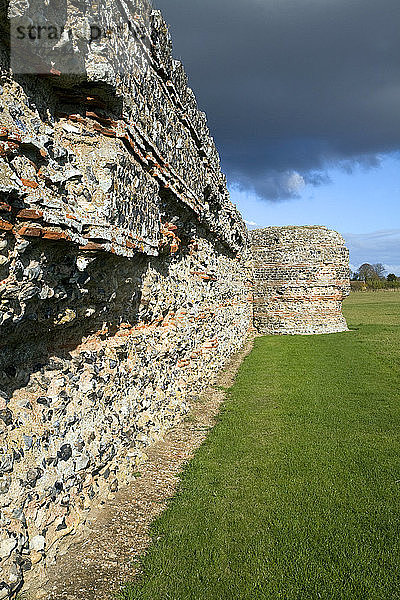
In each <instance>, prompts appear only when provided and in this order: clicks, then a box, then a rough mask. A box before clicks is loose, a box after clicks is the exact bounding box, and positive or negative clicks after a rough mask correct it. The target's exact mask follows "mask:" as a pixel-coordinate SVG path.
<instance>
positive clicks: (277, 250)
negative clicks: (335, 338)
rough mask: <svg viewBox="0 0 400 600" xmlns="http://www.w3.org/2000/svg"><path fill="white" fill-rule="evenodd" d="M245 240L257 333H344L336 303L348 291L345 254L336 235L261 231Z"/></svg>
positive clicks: (316, 230) (316, 229) (308, 229)
mask: <svg viewBox="0 0 400 600" xmlns="http://www.w3.org/2000/svg"><path fill="white" fill-rule="evenodd" d="M250 235H251V241H252V253H253V264H254V325H255V327H256V329H257V330H258V331H259V333H262V334H274V335H285V334H286V335H287V334H292V335H294V334H303V335H314V334H321V333H337V332H340V331H347V324H346V321H345V318H344V317H343V314H342V301H343V298H344V297H346V296H347V295H348V294H349V292H350V281H349V251H348V250H347V248H346V247H345V241H344V239H343V238H342V236H341V235H339V234H338V233H337V232H336V231H331V230H329V229H327V228H326V227H321V226H305V227H267V228H265V229H256V230H254V231H251V232H250Z"/></svg>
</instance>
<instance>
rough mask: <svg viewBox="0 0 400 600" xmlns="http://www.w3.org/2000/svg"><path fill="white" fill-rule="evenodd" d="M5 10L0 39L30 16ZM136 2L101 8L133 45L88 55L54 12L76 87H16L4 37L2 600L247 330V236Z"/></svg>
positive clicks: (182, 89) (155, 29)
mask: <svg viewBox="0 0 400 600" xmlns="http://www.w3.org/2000/svg"><path fill="white" fill-rule="evenodd" d="M1 6H2V11H3V13H4V14H1V15H0V17H1V19H0V21H1V23H2V25H1V26H2V27H3V28H4V27H5V24H6V23H7V18H6V14H5V11H6V10H8V11H9V14H10V12H11V13H12V14H14V15H15V14H16V12H18V11H21V10H23V11H27V13H28V16H29V10H30V8H31V7H30V5H29V4H28V3H27V4H26V5H24V6H23V8H21V4H20V3H17V2H15V3H13V2H11V3H10V5H9V6H8V7H7V6H6V7H4V4H2V5H1ZM121 6H123V7H125V8H124V9H123V14H122V13H121V10H122V9H121ZM129 7H130V8H129V11H128V9H127V5H125V4H121V3H119V2H118V3H117V2H116V3H115V4H114V3H113V2H110V3H108V6H107V7H105V8H104V10H103V11H102V12H101V17H102V18H103V17H104V19H105V20H106V22H107V26H108V27H110V28H111V29H112V27H113V26H115V27H116V26H117V25H121V26H125V25H126V22H127V19H128V21H129V28H128V30H126V31H125V33H126V34H127V36H125V37H123V36H122V37H121V39H120V38H118V39H113V41H112V43H111V42H108V41H106V42H104V40H103V41H102V44H100V43H99V44H97V45H96V44H91V45H89V44H87V43H84V41H82V38H81V37H79V35H80V34H79V31H78V30H79V27H78V25H79V23H80V21H82V20H84V15H81V14H80V13H79V10H78V9H75V10H74V11H73V14H72V13H71V14H70V13H69V12H68V10H66V11H65V13H62V11H61V12H60V14H62V15H63V19H64V22H63V25H64V27H65V28H67V29H68V28H69V29H70V36H69V40H70V43H71V44H72V45H73V44H75V43H76V44H78V45H79V49H80V52H79V53H77V54H76V56H78V57H79V60H80V61H81V64H80V65H79V69H77V74H75V75H71V74H69V73H64V72H63V70H62V64H61V66H57V65H56V67H57V68H55V67H54V66H51V65H50V64H47V63H46V62H45V61H46V57H45V56H44V57H40V56H39V57H38V58H37V60H39V59H40V60H41V61H42V62H41V65H42V71H43V72H42V74H41V75H40V76H37V75H36V76H31V75H29V74H26V75H24V74H19V75H13V73H12V71H11V69H10V49H9V47H8V45H7V40H8V37H7V35H8V34H7V35H5V34H6V33H7V32H6V31H3V32H2V33H3V34H4V35H2V37H1V39H2V42H1V46H0V50H1V80H0V127H1V128H0V511H1V512H0V526H1V532H0V559H1V562H0V599H1V598H5V597H8V596H9V595H12V594H13V593H14V592H15V591H16V590H17V589H19V588H20V586H21V585H22V582H23V581H24V579H25V580H26V581H28V582H29V581H31V582H33V589H35V584H34V581H35V579H34V578H35V577H37V576H39V575H40V574H41V573H43V571H44V569H45V567H46V565H47V564H49V562H51V561H54V560H55V557H56V555H57V549H58V547H59V543H60V540H62V538H64V537H65V536H66V535H68V534H71V533H73V532H74V531H76V529H77V528H78V527H79V524H80V523H82V522H83V521H84V520H85V519H86V517H87V515H88V511H89V510H90V508H91V506H93V504H96V503H98V502H99V501H100V500H102V499H106V498H107V496H108V494H110V493H111V494H112V493H114V492H115V491H116V490H117V489H118V487H119V486H120V485H121V483H124V482H126V481H130V480H131V479H132V477H133V473H134V472H135V470H136V466H137V464H138V463H140V462H141V461H142V460H143V458H144V457H145V449H146V447H147V446H148V445H149V444H150V443H151V442H152V441H154V440H155V439H156V438H157V437H159V436H160V435H161V434H162V433H163V432H164V431H165V430H166V429H167V428H169V427H171V425H173V424H174V423H175V422H177V421H178V420H179V419H181V418H182V416H183V415H184V414H185V413H186V412H187V410H188V406H189V404H190V402H191V401H192V400H193V399H194V398H195V397H196V396H197V395H198V393H199V392H200V391H201V390H202V389H203V388H204V386H205V385H207V384H209V382H210V380H211V379H212V378H213V376H214V375H215V374H216V373H217V372H218V370H219V369H220V368H221V367H222V366H223V364H224V363H225V361H226V360H227V358H228V357H229V356H230V355H231V354H232V353H233V352H235V351H236V350H238V349H239V348H240V346H241V345H242V343H243V341H244V339H245V336H246V334H247V331H248V328H249V325H250V323H251V319H252V309H251V303H250V302H249V287H248V284H249V277H250V275H251V273H250V269H249V262H248V249H247V248H248V240H247V232H246V229H245V226H244V224H243V221H242V219H241V217H240V215H239V214H238V212H237V211H236V209H235V208H234V207H233V206H232V204H231V203H230V200H229V196H228V192H227V190H226V183H225V179H224V177H223V175H222V174H221V170H220V164H219V158H218V154H217V151H216V149H215V146H214V143H213V140H212V138H211V137H210V135H209V131H208V129H207V125H206V119H205V116H204V114H203V113H201V112H199V111H198V109H197V107H196V102H195V99H194V95H193V92H192V91H191V90H190V89H189V88H188V87H187V80H186V76H185V73H184V71H183V68H182V65H181V64H180V63H179V62H177V61H174V60H173V59H172V57H171V43H170V39H169V35H168V31H167V28H166V25H165V23H164V21H163V20H162V18H161V15H160V13H159V12H157V11H152V10H151V8H150V6H149V5H148V4H147V3H146V2H145V1H144V0H143V1H140V2H136V4H135V3H130V4H129ZM126 11H128V13H127V12H126ZM58 17H59V15H58ZM85 44H86V45H85ZM39 54H40V52H39ZM61 58H62V57H61ZM60 60H61V59H60ZM121 61H122V63H124V69H123V70H121ZM61 62H62V61H61Z"/></svg>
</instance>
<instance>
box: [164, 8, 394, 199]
mask: <svg viewBox="0 0 400 600" xmlns="http://www.w3.org/2000/svg"><path fill="white" fill-rule="evenodd" d="M156 4H157V7H158V8H160V9H161V10H162V11H163V14H164V17H165V18H166V20H167V22H168V23H169V25H170V29H171V34H172V37H173V41H174V48H175V50H174V54H175V56H176V57H177V58H180V59H181V60H182V61H183V63H184V64H185V67H186V70H187V72H188V74H189V78H190V84H191V86H192V87H193V89H194V91H195V92H196V95H197V98H198V101H199V105H200V107H201V108H202V109H203V110H205V111H206V112H207V115H208V119H209V124H210V128H211V131H212V134H213V135H214V137H215V139H216V142H217V146H218V148H219V150H220V152H221V155H222V161H223V166H224V168H225V170H226V171H227V174H228V176H229V178H230V180H231V182H236V183H237V184H238V185H239V186H242V187H243V186H245V187H247V188H248V187H254V188H255V189H256V191H257V192H258V193H259V194H260V195H262V196H263V197H266V198H269V199H279V198H282V197H290V196H292V195H295V194H296V191H297V190H298V189H301V187H302V186H303V185H304V184H305V183H312V184H320V183H322V182H323V181H324V177H325V175H324V170H325V169H326V167H327V166H329V165H332V164H341V165H342V166H344V167H347V168H353V167H354V165H355V164H357V163H359V162H361V163H362V164H363V165H364V166H374V164H375V163H376V162H377V160H378V159H377V158H376V156H377V155H379V154H381V153H386V152H391V151H393V150H396V149H399V148H400V2H399V0H379V1H378V0H156ZM347 161H349V162H347ZM296 185H297V187H296Z"/></svg>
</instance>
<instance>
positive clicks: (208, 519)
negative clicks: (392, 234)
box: [125, 292, 400, 600]
mask: <svg viewBox="0 0 400 600" xmlns="http://www.w3.org/2000/svg"><path fill="white" fill-rule="evenodd" d="M345 312H346V316H347V318H348V322H349V326H350V327H351V329H352V331H351V332H349V333H343V334H335V335H330V336H316V337H302V336H296V337H264V338H259V339H257V340H256V344H255V348H254V351H253V352H252V354H251V355H250V356H249V357H248V358H247V359H246V360H245V362H244V363H243V365H242V367H241V369H240V372H239V374H238V377H237V380H236V383H235V385H234V386H233V388H232V389H231V390H230V391H229V394H228V399H227V402H226V404H225V407H224V409H223V412H222V414H221V417H220V420H219V423H218V425H217V426H216V427H215V429H214V430H213V431H212V433H211V434H210V436H209V438H208V440H207V442H206V443H205V444H204V445H203V446H202V447H201V449H200V450H199V451H198V452H197V455H196V458H195V459H194V460H193V461H192V462H191V463H190V465H189V466H188V467H187V468H186V470H185V472H184V475H183V478H182V484H181V488H180V492H179V494H178V495H177V496H176V497H175V498H174V500H173V501H172V502H171V504H170V507H169V509H168V510H167V511H166V512H165V513H164V514H163V515H162V517H161V518H160V519H159V520H158V521H157V522H156V523H155V524H154V526H153V531H152V534H153V537H154V540H155V541H154V544H153V546H152V548H151V551H150V552H149V554H148V556H147V557H146V558H145V560H144V577H143V579H142V580H141V581H140V582H139V583H136V584H135V585H131V586H130V588H129V589H128V591H127V592H126V596H125V597H126V598H129V599H131V600H132V599H139V598H140V599H147V600H256V599H265V600H280V599H282V600H300V599H301V600H314V599H315V600H317V599H323V600H336V599H343V600H344V599H345V600H357V599H360V600H396V599H399V598H400V575H399V566H400V564H399V562H400V541H399V540H400V536H399V522H400V520H399V517H400V514H399V513H400V505H399V491H400V461H399V450H400V443H399V441H400V427H399V426H400V399H399V383H400V373H399V365H400V293H399V292H372V293H359V294H353V295H352V296H351V297H350V298H349V299H348V300H347V302H346V306H345Z"/></svg>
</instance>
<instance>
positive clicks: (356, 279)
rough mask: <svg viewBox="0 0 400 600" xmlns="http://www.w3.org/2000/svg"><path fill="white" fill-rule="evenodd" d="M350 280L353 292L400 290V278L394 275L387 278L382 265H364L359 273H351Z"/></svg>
mask: <svg viewBox="0 0 400 600" xmlns="http://www.w3.org/2000/svg"><path fill="white" fill-rule="evenodd" d="M350 279H351V289H352V291H353V292H358V291H365V290H393V289H400V277H397V276H396V275H395V274H394V273H389V274H388V275H387V276H386V270H385V267H384V266H383V265H382V264H381V263H375V264H373V265H370V264H369V263H364V264H363V265H361V266H360V268H359V269H358V271H354V272H353V271H351V275H350Z"/></svg>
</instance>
